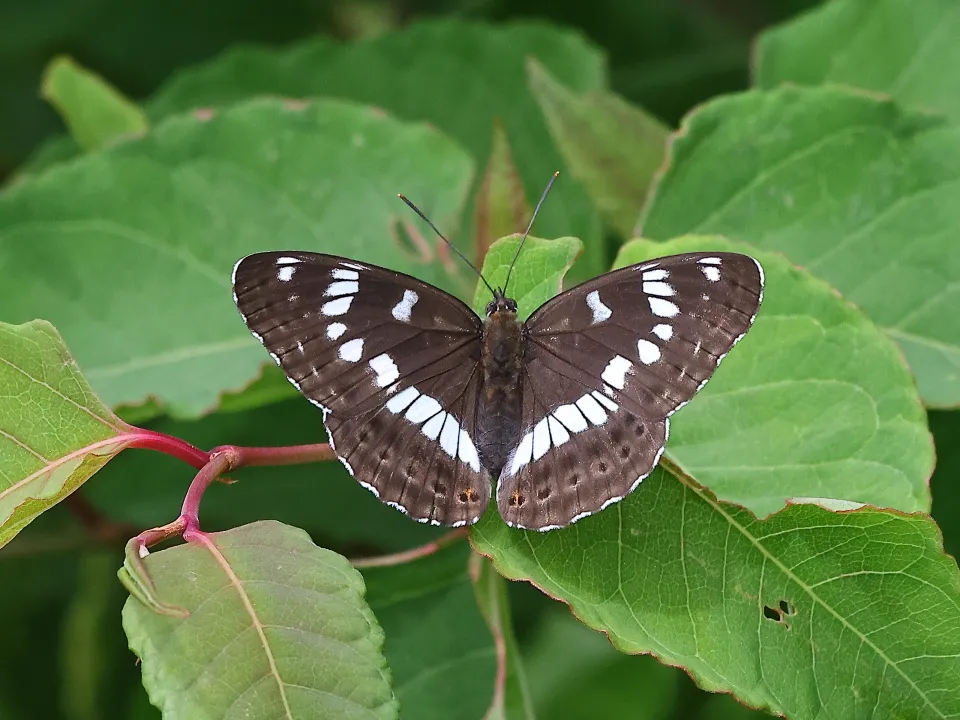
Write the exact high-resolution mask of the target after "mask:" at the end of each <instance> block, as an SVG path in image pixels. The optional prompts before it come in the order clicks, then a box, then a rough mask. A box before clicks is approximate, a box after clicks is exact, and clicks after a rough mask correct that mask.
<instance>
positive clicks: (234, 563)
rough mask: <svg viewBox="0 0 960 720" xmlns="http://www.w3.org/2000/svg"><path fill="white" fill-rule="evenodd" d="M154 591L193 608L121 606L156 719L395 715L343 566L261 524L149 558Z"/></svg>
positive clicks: (365, 614) (365, 615)
mask: <svg viewBox="0 0 960 720" xmlns="http://www.w3.org/2000/svg"><path fill="white" fill-rule="evenodd" d="M145 565H146V567H147V570H148V571H149V573H150V575H151V577H152V578H153V580H154V582H155V584H156V586H157V589H158V592H159V593H160V595H161V596H162V597H163V598H164V599H165V600H167V601H168V602H171V603H175V604H178V605H182V606H183V607H185V608H187V609H188V610H189V611H190V616H189V617H187V618H186V619H177V618H170V617H164V616H161V615H157V614H155V613H154V612H153V611H152V610H151V609H149V608H148V607H146V606H145V605H143V604H141V603H140V601H139V600H137V599H136V598H130V599H129V600H127V604H126V605H125V606H124V609H123V626H124V629H125V630H126V632H127V637H128V638H129V640H130V647H131V649H132V650H133V651H134V652H135V653H136V654H137V656H138V657H139V658H140V659H141V661H142V667H143V684H144V686H145V687H146V688H147V692H148V693H149V694H150V699H151V701H152V702H153V703H154V704H155V705H156V706H157V707H159V708H160V709H161V710H162V711H163V713H164V717H169V718H191V719H195V720H204V718H222V717H225V716H226V714H227V713H228V711H229V713H230V714H231V716H233V715H236V716H241V715H242V716H245V717H283V718H306V717H337V718H394V717H396V716H397V702H396V700H395V699H394V697H393V693H392V692H391V690H390V683H389V677H390V673H389V670H388V669H387V667H386V661H385V660H384V658H383V655H382V654H381V647H382V644H383V632H382V631H381V629H380V626H379V625H378V624H377V620H376V618H375V617H374V616H373V613H372V612H371V611H370V609H369V608H368V607H367V605H366V603H365V602H364V600H363V594H364V584H363V579H362V578H361V577H360V574H359V573H358V572H357V571H356V570H354V569H353V568H352V567H351V566H350V564H349V562H348V561H347V560H346V559H345V558H343V557H341V556H339V555H337V554H336V553H333V552H331V551H329V550H324V549H322V548H318V547H316V546H315V545H314V544H313V543H312V542H311V541H310V538H309V537H308V536H307V534H306V533H304V532H303V531H302V530H298V529H296V528H292V527H289V526H286V525H282V524H281V523H277V522H272V521H266V522H257V523H253V524H250V525H245V526H243V527H240V528H237V529H235V530H229V531H227V532H222V533H215V534H211V535H205V536H201V537H200V538H198V539H197V540H195V541H194V542H191V543H188V544H185V545H180V546H178V547H174V548H171V549H169V550H163V551H161V552H158V553H154V554H151V555H149V556H148V557H147V558H146V559H145Z"/></svg>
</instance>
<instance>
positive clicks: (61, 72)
mask: <svg viewBox="0 0 960 720" xmlns="http://www.w3.org/2000/svg"><path fill="white" fill-rule="evenodd" d="M41 94H42V95H43V97H44V98H45V99H46V100H47V101H48V102H49V103H50V104H51V105H53V107H54V108H55V109H56V110H57V112H58V113H60V115H61V117H62V118H63V121H64V122H65V123H66V124H67V127H69V128H70V134H71V135H72V136H73V138H74V140H76V141H77V144H78V145H79V146H80V147H81V148H82V149H83V150H87V151H89V150H99V149H100V148H101V147H103V146H105V145H108V144H110V143H113V142H116V141H118V140H121V139H123V138H128V137H132V136H135V135H142V134H143V133H145V132H146V131H147V116H146V115H145V114H144V112H143V110H141V109H140V108H139V107H137V105H136V104H134V103H133V102H131V101H130V100H128V99H127V98H125V97H123V95H121V94H120V92H119V91H118V90H117V89H116V88H114V87H113V86H111V85H110V84H109V83H107V82H106V81H104V80H103V78H100V77H98V76H97V75H96V74H94V73H92V72H90V71H89V70H86V69H85V68H82V67H80V66H79V65H78V64H77V63H76V62H74V60H72V59H71V58H68V57H64V56H60V57H56V58H54V59H53V60H51V61H50V64H49V65H48V66H47V69H46V72H45V73H44V78H43V87H42V89H41Z"/></svg>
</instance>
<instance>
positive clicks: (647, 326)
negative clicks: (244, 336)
mask: <svg viewBox="0 0 960 720" xmlns="http://www.w3.org/2000/svg"><path fill="white" fill-rule="evenodd" d="M548 189H549V186H548ZM545 194H546V193H544V195H545ZM401 197H402V196H401ZM541 201H542V198H541ZM407 202H408V204H410V205H411V207H413V208H414V209H415V210H416V207H415V206H413V205H412V204H411V203H409V201H407ZM417 212H418V213H419V210H417ZM419 214H420V215H421V217H423V218H424V219H425V220H426V218H425V217H424V216H423V214H422V213H419ZM427 222H428V223H429V220H427ZM531 225H532V221H531ZM431 227H433V225H432V223H431ZM529 229H530V228H529V227H528V229H527V230H528V232H529ZM434 230H436V228H434ZM437 234H438V235H439V231H437ZM441 237H443V236H442V235H441ZM525 237H526V234H525V235H524V238H525ZM521 246H522V240H521ZM519 252H520V246H518V248H517V254H519ZM511 268H512V266H511ZM481 278H482V275H481ZM484 282H486V281H484ZM763 284H764V277H763V269H762V267H761V266H760V264H759V263H758V262H757V261H756V260H755V259H753V258H752V257H750V256H747V255H742V254H738V253H729V252H700V253H685V254H682V255H672V256H669V257H662V258H659V259H656V260H650V261H647V262H643V263H638V264H635V265H630V266H627V267H624V268H620V269H618V270H614V271H612V272H608V273H606V274H604V275H601V276H599V277H597V278H595V279H593V280H590V281H588V282H585V283H583V284H581V285H578V286H576V287H574V288H571V289H569V290H567V291H565V292H562V293H561V294H559V295H557V296H556V297H554V298H553V299H551V300H548V301H547V302H546V303H544V304H543V305H541V306H540V307H539V308H537V309H535V310H534V311H533V312H532V313H531V314H530V315H529V317H528V318H527V320H526V321H525V322H521V321H520V320H519V319H518V317H517V310H518V308H517V304H516V302H514V300H512V299H511V298H510V297H508V295H507V294H506V288H507V287H508V285H509V274H508V279H507V281H506V282H505V283H504V289H500V288H490V290H491V295H492V297H491V300H490V302H489V303H488V304H487V306H486V312H485V317H484V318H480V317H479V316H478V315H477V314H476V313H474V311H473V310H472V309H470V307H468V306H467V305H466V304H464V303H463V302H461V301H460V300H459V299H457V298H456V297H454V296H453V295H450V294H448V293H446V292H444V291H443V290H440V289H439V288H437V287H434V286H432V285H429V284H427V283H425V282H422V281H420V280H418V279H417V278H415V277H412V276H410V275H405V274H403V273H399V272H395V271H393V270H389V269H387V268H383V267H378V266H376V265H372V264H370V263H366V262H358V261H356V260H351V259H349V258H343V257H338V256H335V255H326V254H318V253H312V252H300V251H279V252H261V253H256V254H253V255H249V256H247V257H245V258H243V259H242V260H240V261H239V262H238V263H237V265H236V267H235V268H234V273H233V287H234V300H235V302H236V304H237V307H238V309H239V310H240V313H241V315H242V316H243V319H244V321H245V322H246V324H247V327H248V328H249V329H250V331H251V332H252V333H253V335H254V336H256V337H257V338H258V339H259V340H260V341H261V342H262V343H263V345H264V346H265V347H266V349H267V350H268V351H269V352H270V354H271V355H272V356H273V358H274V360H275V361H276V362H277V364H278V365H279V366H280V368H281V369H282V370H283V372H284V373H285V374H286V376H287V378H288V379H289V380H290V382H291V383H293V385H294V386H295V387H296V388H297V389H298V390H299V391H300V392H301V393H302V394H303V395H304V396H305V397H306V398H307V399H308V400H310V401H311V402H312V403H314V404H315V405H317V406H319V407H320V408H321V409H322V411H323V420H324V425H325V426H326V430H327V435H328V437H329V442H330V445H331V447H332V448H333V450H334V452H335V453H336V455H337V457H338V458H339V459H340V461H341V462H342V463H343V465H344V467H345V468H346V469H347V471H348V472H349V473H350V474H351V475H352V476H353V477H354V478H355V479H356V480H357V481H358V482H359V483H360V484H361V485H363V486H364V487H365V488H367V489H368V490H370V491H371V492H373V493H374V494H375V495H376V496H377V497H379V498H380V500H381V501H382V502H384V503H386V504H388V505H390V506H392V507H394V508H397V509H398V510H401V511H402V512H404V513H406V514H408V515H410V516H411V517H413V518H414V519H416V520H419V521H421V522H429V523H432V524H436V525H451V526H455V527H456V526H462V525H467V524H471V523H474V522H476V521H477V520H478V519H479V518H480V516H481V515H482V514H483V512H484V510H485V509H486V507H487V505H488V503H489V500H490V497H491V478H496V479H497V488H496V502H497V507H498V509H499V511H500V515H501V516H502V517H503V519H504V521H506V523H507V524H508V525H510V526H512V527H517V528H526V529H535V530H552V529H557V528H562V527H565V526H567V525H570V524H571V523H574V522H576V521H577V520H580V519H581V518H584V517H587V516H588V515H591V514H593V513H596V512H599V511H601V510H603V509H604V508H606V507H608V506H609V505H611V504H613V503H615V502H617V501H619V500H622V499H623V498H624V497H626V496H627V495H628V494H630V493H631V492H632V491H633V490H634V489H636V487H637V486H638V485H639V484H640V482H641V481H642V480H643V479H644V478H645V477H647V475H649V474H650V472H651V471H652V470H653V468H654V467H656V465H657V463H658V462H659V461H660V456H661V455H662V454H663V451H664V447H665V446H666V442H667V438H668V436H669V428H670V416H671V415H672V414H673V413H674V412H676V411H677V410H679V409H680V408H681V407H683V406H684V405H685V404H686V403H687V402H689V401H690V399H691V398H692V397H693V396H694V395H695V394H696V393H697V391H699V390H700V389H701V388H702V387H703V386H704V385H705V384H706V382H707V380H709V379H710V377H711V376H712V375H713V373H714V371H715V370H716V368H717V365H718V364H719V362H720V361H721V360H722V359H723V357H724V356H725V355H726V354H727V353H728V352H729V351H730V349H731V348H732V347H733V346H734V345H735V344H736V343H737V341H739V340H740V338H742V337H743V336H744V335H745V334H746V332H747V330H748V329H749V328H750V326H751V324H752V323H753V321H754V319H755V318H756V316H757V312H758V309H759V307H760V303H761V300H762V297H763ZM488 287H489V285H488Z"/></svg>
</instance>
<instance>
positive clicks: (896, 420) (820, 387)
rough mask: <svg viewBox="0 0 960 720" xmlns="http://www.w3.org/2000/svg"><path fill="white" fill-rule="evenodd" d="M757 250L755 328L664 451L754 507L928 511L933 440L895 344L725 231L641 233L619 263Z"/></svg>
mask: <svg viewBox="0 0 960 720" xmlns="http://www.w3.org/2000/svg"><path fill="white" fill-rule="evenodd" d="M711 249H713V250H734V251H741V252H743V251H745V252H751V253H752V254H753V255H754V256H755V257H756V258H757V259H758V260H759V261H760V263H761V264H762V265H763V268H764V274H765V275H766V287H765V290H764V299H763V303H762V305H761V307H760V313H759V316H758V317H757V320H756V322H755V323H754V326H753V328H752V329H751V330H750V331H749V333H748V334H747V336H746V337H745V338H744V339H743V341H742V342H741V343H739V344H738V345H737V346H736V348H734V350H733V351H732V352H731V353H730V355H729V356H728V357H727V358H726V359H724V361H723V364H722V365H721V366H720V367H719V368H718V370H717V372H716V375H715V376H714V378H713V379H712V380H711V381H710V382H709V384H708V385H707V386H706V388H705V389H704V390H703V391H702V392H701V393H700V394H699V395H698V396H697V397H696V398H695V399H694V400H693V402H691V403H690V405H689V406H687V407H685V408H683V409H682V410H681V411H680V412H679V413H677V415H675V416H674V418H673V419H672V424H671V426H670V442H669V444H668V446H667V453H668V454H669V455H670V457H672V458H673V459H674V460H676V461H677V462H679V463H680V464H681V465H682V466H683V467H684V468H685V469H686V470H687V471H688V472H690V473H691V474H692V475H693V476H694V477H695V478H696V479H697V481H698V482H700V483H702V484H704V485H706V486H707V487H709V488H710V489H711V490H712V491H713V492H714V493H716V494H717V495H718V496H719V497H720V498H721V499H723V500H729V501H731V502H736V503H740V504H742V505H744V506H746V507H748V508H750V509H751V510H753V511H754V512H755V513H759V514H765V513H769V512H773V511H774V510H778V509H780V508H781V507H782V506H783V503H784V501H785V500H786V499H788V498H791V497H824V498H844V499H847V500H854V501H858V502H865V503H871V504H874V505H879V506H881V507H893V508H898V509H900V510H904V511H914V510H929V509H930V490H929V487H928V480H929V478H930V474H931V473H932V472H933V464H934V457H933V445H932V439H931V437H930V433H929V431H928V429H927V422H926V415H925V413H924V411H923V407H922V406H921V404H920V402H919V398H918V397H917V394H916V389H915V388H914V385H913V382H912V380H911V378H910V375H909V372H908V371H907V369H906V367H905V366H904V363H903V360H902V358H901V356H900V354H899V353H898V352H897V348H896V346H895V345H894V344H893V342H891V341H890V340H889V338H887V337H885V336H884V334H883V333H882V332H880V331H879V330H878V329H877V328H876V327H875V326H874V325H873V324H872V323H871V322H870V321H869V320H867V318H865V317H864V316H863V314H862V313H860V312H859V311H858V310H856V309H855V308H853V307H851V306H850V305H849V304H848V303H846V302H844V301H843V300H842V299H840V298H838V297H837V296H836V293H834V292H833V290H832V289H831V288H830V287H828V286H827V285H826V284H825V283H824V282H822V281H820V280H816V279H814V278H812V277H810V276H809V275H808V274H807V273H805V272H802V271H800V270H797V269H796V268H794V267H793V266H791V265H790V264H789V263H788V262H786V261H785V260H784V259H783V257H782V256H778V255H775V254H773V253H768V252H755V251H752V250H751V249H750V248H748V247H744V246H742V245H736V244H732V243H729V242H725V241H723V240H720V239H718V238H710V237H689V238H680V239H676V240H672V241H670V242H667V243H655V242H651V241H644V240H637V241H634V242H631V243H629V244H627V245H625V246H624V247H623V249H622V250H621V251H620V255H619V256H618V257H617V262H616V265H617V266H623V265H629V264H631V263H635V262H642V261H644V260H648V259H650V258H652V257H658V256H660V255H670V254H674V253H680V252H691V251H694V250H711Z"/></svg>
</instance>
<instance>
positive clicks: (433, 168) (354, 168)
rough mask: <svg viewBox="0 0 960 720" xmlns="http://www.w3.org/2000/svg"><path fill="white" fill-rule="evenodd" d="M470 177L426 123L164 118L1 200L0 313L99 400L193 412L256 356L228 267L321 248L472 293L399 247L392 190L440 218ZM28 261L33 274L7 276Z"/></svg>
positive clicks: (245, 375)
mask: <svg viewBox="0 0 960 720" xmlns="http://www.w3.org/2000/svg"><path fill="white" fill-rule="evenodd" d="M471 172H472V168H471V162H470V159H469V157H467V156H466V155H465V153H464V152H463V151H462V150H461V149H459V148H458V147H457V145H455V144H454V143H453V142H452V141H450V140H449V139H447V138H446V137H444V136H443V135H440V134H439V133H437V132H436V131H435V130H432V129H430V128H427V127H425V126H423V125H409V124H405V123H401V122H399V121H397V120H395V119H393V118H390V117H385V116H384V114H383V113H382V112H380V111H377V110H372V109H370V108H367V107H362V106H357V105H354V104H349V103H344V102H339V101H318V102H315V103H309V104H304V103H291V102H283V101H279V100H272V99H271V100H268V99H264V100H256V101H251V102H249V103H246V104H242V105H239V106H235V107H232V108H229V109H227V110H224V111H223V112H213V113H198V114H195V115H189V116H182V117H176V118H172V119H170V120H169V121H167V122H164V123H162V124H161V125H160V126H158V127H156V128H155V129H154V131H153V132H151V133H150V134H149V135H147V136H146V137H145V138H143V139H141V140H136V141H131V142H127V143H124V144H122V145H119V146H116V147H113V148H110V149H109V150H106V151H103V152H101V153H96V154H90V155H87V156H84V157H83V158H80V159H78V160H76V161H74V162H72V163H69V164H65V165H61V166H58V167H56V168H54V169H53V170H51V171H49V172H48V173H45V174H44V175H42V176H40V177H38V178H36V179H34V180H28V181H24V182H22V183H20V184H18V185H17V186H15V187H13V188H10V189H9V190H8V191H7V192H6V193H5V194H3V195H0V268H3V269H5V271H6V272H5V282H4V283H3V287H2V288H0V304H2V306H3V313H4V315H5V316H6V317H7V318H12V319H14V320H25V319H29V318H31V317H34V316H35V315H38V314H39V315H42V316H44V317H48V318H50V319H51V320H52V321H54V322H55V323H56V324H57V326H58V327H59V328H60V329H61V331H62V332H63V334H64V336H65V337H66V339H67V341H68V342H69V343H70V346H71V347H72V348H73V350H74V352H75V353H76V356H77V359H78V360H79V362H80V364H81V365H82V366H83V367H84V370H85V372H86V374H87V377H88V378H89V379H90V382H91V384H92V385H93V386H94V387H95V388H96V389H97V390H98V392H99V393H100V394H101V396H102V397H103V398H104V400H105V401H107V402H108V403H110V404H111V405H118V404H137V403H140V402H143V401H145V400H146V399H147V398H148V397H153V398H155V400H156V402H157V403H158V406H162V405H165V406H166V407H167V409H168V410H169V411H170V412H171V413H173V414H175V415H179V416H187V417H192V416H196V415H199V414H201V413H203V412H206V411H208V410H210V409H211V408H213V407H215V406H216V405H217V403H218V400H219V397H220V393H222V392H224V391H227V390H239V389H240V388H243V387H245V386H246V385H247V384H248V383H249V382H250V381H251V380H252V379H253V378H255V377H257V376H258V375H259V373H260V368H261V366H262V365H263V364H264V363H269V358H268V357H267V355H266V353H265V352H264V351H263V348H262V347H261V346H260V345H259V343H257V342H256V340H255V339H254V338H253V337H252V336H251V335H250V333H249V332H248V331H247V330H246V328H245V327H244V325H243V323H242V322H241V321H240V318H239V315H238V313H237V311H236V308H235V307H234V305H233V302H232V300H231V286H230V273H231V269H232V268H233V265H234V264H235V263H236V261H237V260H238V259H239V258H240V257H242V256H243V255H245V254H247V253H250V252H254V251H257V250H268V249H277V248H278V247H279V248H283V247H286V248H296V249H303V250H316V251H322V252H332V253H336V254H342V255H347V256H351V257H356V258H358V259H365V260H369V261H372V262H377V263H378V264H382V265H386V266H388V267H391V268H393V269H396V270H398V271H403V272H409V273H413V274H415V275H418V276H420V277H421V278H422V279H424V280H426V281H428V282H432V283H434V284H436V285H439V286H441V287H444V288H446V289H449V290H456V289H457V288H458V287H461V288H465V287H466V283H467V282H469V285H470V287H472V284H473V278H472V277H469V274H468V272H467V271H466V270H464V269H463V268H457V270H458V272H460V273H461V275H460V278H459V279H458V278H455V277H452V276H450V275H449V274H448V272H447V270H446V269H445V267H444V266H442V265H441V264H439V263H435V262H433V256H434V254H435V253H434V252H433V249H434V248H435V247H436V245H437V244H438V243H440V242H441V241H440V240H436V239H434V238H428V239H427V240H426V245H425V248H426V253H427V255H426V256H418V255H415V254H414V253H413V252H411V251H410V249H408V248H407V247H405V246H404V245H403V244H402V243H401V241H400V240H399V237H398V231H397V224H398V222H399V221H400V219H401V218H402V219H403V221H404V222H407V221H408V220H409V218H410V215H411V213H410V212H409V210H407V209H406V208H405V207H404V206H403V204H402V203H401V202H400V201H399V200H397V198H396V194H395V191H396V190H397V188H404V189H405V190H407V191H408V192H409V194H410V196H411V197H414V198H416V200H417V202H418V203H419V204H420V206H421V207H422V208H423V210H424V211H425V212H427V213H428V214H429V215H430V216H431V217H433V218H434V220H435V221H436V222H437V224H439V225H441V226H443V225H452V224H454V220H455V218H456V217H457V212H458V209H459V208H460V206H461V205H462V203H463V201H464V198H465V195H466V191H467V186H468V184H469V179H470V175H471ZM414 219H415V218H414ZM409 221H410V222H412V220H409ZM25 267H34V268H35V267H41V268H43V270H42V271H39V272H37V273H34V272H30V273H24V272H19V271H16V272H15V271H14V268H25ZM461 283H463V285H461ZM271 364H272V363H271ZM274 372H276V371H274ZM274 387H279V384H277V385H275V386H274ZM282 392H283V393H284V394H283V395H282V396H280V397H289V396H290V395H291V394H293V392H294V391H293V389H292V388H286V389H284V390H283V391H282ZM140 419H141V420H142V418H140Z"/></svg>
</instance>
